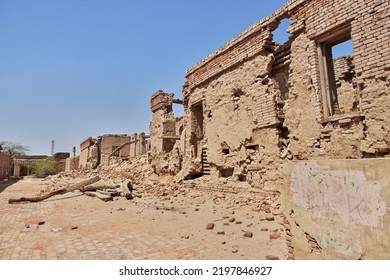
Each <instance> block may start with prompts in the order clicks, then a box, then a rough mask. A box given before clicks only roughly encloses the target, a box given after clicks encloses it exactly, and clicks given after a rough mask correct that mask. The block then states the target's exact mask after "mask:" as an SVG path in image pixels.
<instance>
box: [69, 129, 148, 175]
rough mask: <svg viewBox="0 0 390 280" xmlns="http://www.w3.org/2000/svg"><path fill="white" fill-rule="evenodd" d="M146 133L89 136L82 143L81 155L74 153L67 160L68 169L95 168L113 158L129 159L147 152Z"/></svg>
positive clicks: (107, 163) (106, 163)
mask: <svg viewBox="0 0 390 280" xmlns="http://www.w3.org/2000/svg"><path fill="white" fill-rule="evenodd" d="M147 138H149V136H148V135H145V133H143V132H142V133H139V134H138V133H134V134H132V135H127V134H104V135H103V136H99V137H98V138H92V137H88V138H87V139H85V140H84V141H83V142H81V144H80V155H79V156H76V155H75V148H74V155H73V157H71V158H69V159H68V160H67V162H66V169H65V170H66V171H70V170H76V169H80V170H85V169H87V170H88V169H94V168H96V167H98V166H99V165H100V164H102V165H109V163H110V160H111V159H123V160H128V159H130V158H134V157H137V156H140V155H143V154H145V153H146V152H147Z"/></svg>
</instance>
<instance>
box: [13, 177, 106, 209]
mask: <svg viewBox="0 0 390 280" xmlns="http://www.w3.org/2000/svg"><path fill="white" fill-rule="evenodd" d="M99 180H100V177H99V176H96V177H92V178H89V179H87V180H84V181H81V182H79V183H77V184H73V185H70V186H68V187H63V188H60V189H58V190H55V191H52V192H49V193H46V194H43V195H40V196H35V197H21V198H16V199H15V198H10V199H8V203H9V204H12V203H19V202H39V201H42V200H45V199H48V198H49V197H52V196H55V195H58V194H65V193H67V192H72V191H75V190H81V189H83V188H84V187H85V186H88V185H90V184H93V183H96V182H98V181H99Z"/></svg>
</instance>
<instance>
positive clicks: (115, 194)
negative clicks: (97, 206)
mask: <svg viewBox="0 0 390 280" xmlns="http://www.w3.org/2000/svg"><path fill="white" fill-rule="evenodd" d="M96 192H98V193H101V194H104V195H107V196H111V197H115V196H120V192H109V191H102V190H96Z"/></svg>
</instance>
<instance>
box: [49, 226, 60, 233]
mask: <svg viewBox="0 0 390 280" xmlns="http://www.w3.org/2000/svg"><path fill="white" fill-rule="evenodd" d="M61 230H62V228H59V227H55V228H52V229H51V231H52V232H55V233H56V232H60V231H61Z"/></svg>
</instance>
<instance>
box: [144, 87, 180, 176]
mask: <svg viewBox="0 0 390 280" xmlns="http://www.w3.org/2000/svg"><path fill="white" fill-rule="evenodd" d="M173 96H174V95H173V94H172V93H165V92H163V91H161V90H159V91H157V92H156V93H154V94H153V95H152V97H151V101H150V110H151V111H152V113H153V116H152V121H151V122H150V128H149V131H150V151H149V163H150V164H151V166H152V168H153V170H154V172H155V173H156V174H158V175H164V174H171V175H176V174H177V173H178V172H179V171H180V166H181V157H180V149H181V142H180V141H179V140H180V138H179V134H180V133H181V131H180V128H181V129H182V123H181V121H182V119H181V118H175V116H174V114H173V110H172V104H173ZM145 143H146V142H145ZM142 149H143V150H145V151H146V147H145V148H142Z"/></svg>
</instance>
